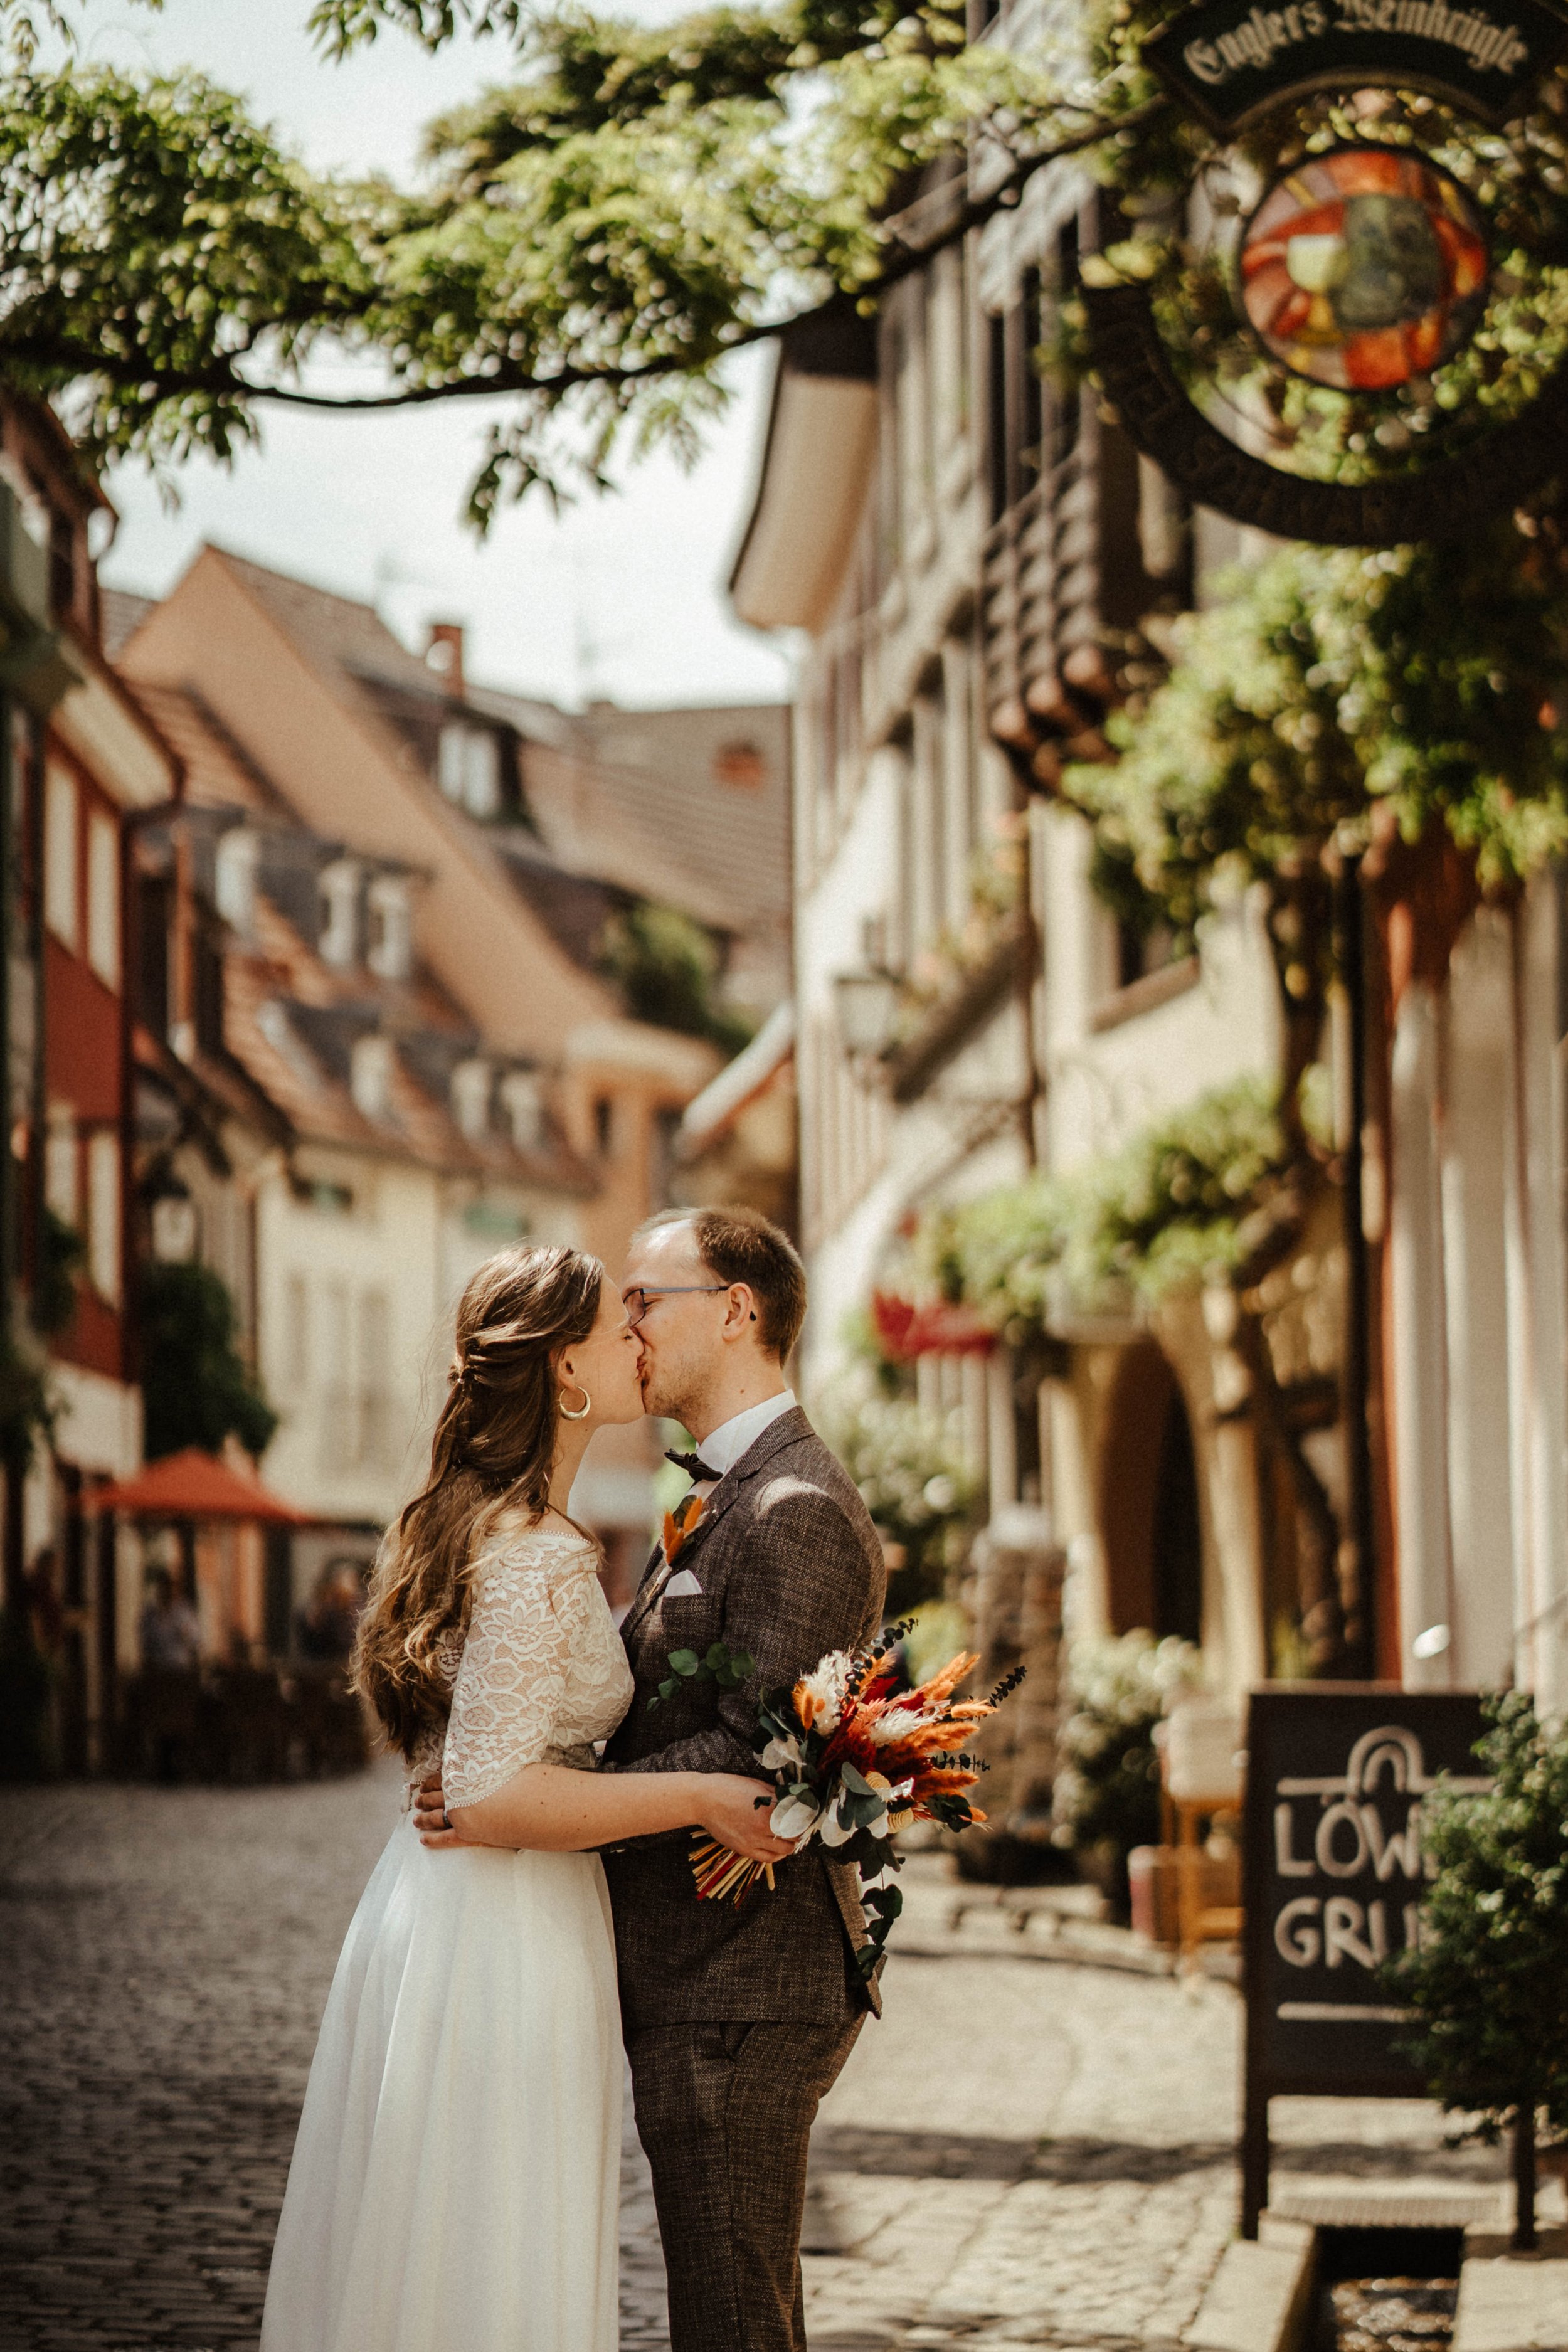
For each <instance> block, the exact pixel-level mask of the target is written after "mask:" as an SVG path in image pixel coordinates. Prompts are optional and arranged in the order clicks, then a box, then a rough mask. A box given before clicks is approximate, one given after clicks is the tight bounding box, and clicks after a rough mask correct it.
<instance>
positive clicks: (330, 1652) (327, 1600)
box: [294, 1559, 365, 1664]
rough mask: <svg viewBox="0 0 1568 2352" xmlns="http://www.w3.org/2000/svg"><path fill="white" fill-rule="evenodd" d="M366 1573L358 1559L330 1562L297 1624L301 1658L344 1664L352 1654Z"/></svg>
mask: <svg viewBox="0 0 1568 2352" xmlns="http://www.w3.org/2000/svg"><path fill="white" fill-rule="evenodd" d="M364 1596H365V1586H364V1572H363V1569H362V1568H361V1566H360V1563H359V1561H358V1560H357V1559H330V1560H329V1561H328V1562H327V1565H326V1566H325V1568H324V1569H323V1570H321V1574H320V1576H319V1577H318V1578H317V1579H316V1585H315V1590H314V1591H313V1592H312V1593H311V1595H310V1600H309V1601H308V1602H307V1603H306V1605H305V1607H304V1608H303V1609H301V1610H300V1613H299V1616H298V1618H297V1619H296V1621H295V1628H294V1632H295V1639H296V1641H297V1642H298V1643H299V1649H300V1656H301V1657H302V1658H314V1659H317V1660H319V1661H321V1662H324V1663H329V1664H344V1663H346V1661H347V1660H348V1659H349V1658H350V1657H351V1656H352V1655H353V1645H354V1635H355V1634H356V1633H358V1631H359V1621H360V1614H361V1612H362V1611H363V1608H364Z"/></svg>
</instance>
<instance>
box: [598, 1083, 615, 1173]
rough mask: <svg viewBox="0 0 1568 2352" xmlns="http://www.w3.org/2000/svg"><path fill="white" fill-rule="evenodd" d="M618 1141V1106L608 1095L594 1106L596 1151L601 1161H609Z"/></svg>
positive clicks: (603, 1096) (602, 1096)
mask: <svg viewBox="0 0 1568 2352" xmlns="http://www.w3.org/2000/svg"><path fill="white" fill-rule="evenodd" d="M615 1139H616V1106H615V1104H614V1103H613V1102H612V1101H611V1100H610V1097H609V1096H608V1095H601V1096H600V1097H599V1099H598V1101H597V1102H596V1103H595V1105H594V1149H595V1151H596V1152H597V1153H598V1155H599V1157H600V1159H601V1160H607V1159H608V1158H609V1156H610V1150H611V1147H612V1146H613V1144H614V1143H615Z"/></svg>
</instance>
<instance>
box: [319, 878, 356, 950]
mask: <svg viewBox="0 0 1568 2352" xmlns="http://www.w3.org/2000/svg"><path fill="white" fill-rule="evenodd" d="M358 918H359V867H358V866H357V865H356V864H355V863H354V860H353V858H352V857H339V858H337V859H335V860H334V861H333V863H332V864H331V866H324V867H323V868H322V871H321V938H320V939H319V940H318V941H317V945H318V947H319V948H320V950H321V961H322V962H323V963H330V964H332V965H333V966H335V968H336V969H337V970H338V971H347V970H348V968H349V966H350V965H351V964H353V961H354V959H355V956H356V954H357V952H358V949H359V919H358Z"/></svg>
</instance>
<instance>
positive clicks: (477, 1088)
mask: <svg viewBox="0 0 1568 2352" xmlns="http://www.w3.org/2000/svg"><path fill="white" fill-rule="evenodd" d="M452 1116H453V1118H455V1119H456V1120H457V1122H458V1126H459V1128H461V1129H462V1131H463V1133H464V1134H465V1135H466V1136H467V1137H468V1139H469V1141H470V1142H474V1143H477V1142H478V1141H479V1138H480V1137H481V1136H482V1135H483V1134H484V1133H485V1132H486V1130H487V1129H489V1123H490V1066H489V1063H488V1062H459V1063H458V1066H457V1068H456V1069H455V1070H454V1071H453V1073H452Z"/></svg>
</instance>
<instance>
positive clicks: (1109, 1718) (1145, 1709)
mask: <svg viewBox="0 0 1568 2352" xmlns="http://www.w3.org/2000/svg"><path fill="white" fill-rule="evenodd" d="M1202 1666H1203V1659H1202V1655H1201V1654H1200V1653H1199V1651H1198V1650H1197V1649H1195V1648H1194V1645H1193V1643H1191V1642H1182V1641H1178V1640H1177V1639H1176V1637H1175V1635H1174V1634H1170V1635H1167V1637H1166V1638H1165V1640H1163V1641H1162V1642H1157V1641H1156V1640H1155V1638H1154V1636H1153V1634H1152V1633H1143V1632H1142V1631H1139V1632H1135V1633H1121V1634H1114V1635H1110V1636H1108V1637H1106V1638H1104V1639H1100V1640H1092V1641H1082V1642H1075V1643H1073V1646H1072V1651H1071V1654H1070V1655H1069V1658H1068V1694H1069V1699H1070V1711H1069V1712H1068V1717H1067V1719H1066V1721H1065V1722H1064V1724H1063V1725H1062V1729H1061V1759H1062V1760H1061V1769H1060V1770H1059V1771H1058V1774H1057V1780H1056V1787H1055V1791H1054V1796H1053V1806H1052V1809H1053V1811H1054V1812H1055V1814H1056V1829H1055V1831H1054V1832H1053V1834H1054V1836H1055V1839H1056V1842H1057V1843H1058V1845H1063V1846H1068V1847H1070V1849H1071V1850H1072V1852H1073V1853H1074V1854H1075V1855H1076V1856H1077V1858H1078V1863H1079V1868H1080V1870H1082V1872H1083V1874H1084V1875H1085V1877H1086V1878H1089V1879H1090V1880H1091V1881H1092V1882H1093V1883H1094V1885H1097V1886H1098V1887H1099V1888H1100V1893H1101V1894H1102V1895H1104V1896H1105V1897H1106V1899H1107V1901H1108V1902H1109V1903H1110V1907H1111V1909H1112V1910H1113V1911H1115V1912H1117V1913H1118V1914H1119V1915H1121V1916H1123V1917H1125V1916H1127V1912H1128V1907H1129V1903H1128V1885H1127V1857H1128V1855H1129V1854H1130V1853H1131V1851H1132V1849H1133V1847H1134V1846H1139V1845H1153V1844H1155V1843H1157V1842H1158V1839H1159V1835H1160V1759H1159V1752H1158V1750H1157V1748H1156V1747H1155V1744H1154V1729H1155V1726H1156V1725H1157V1724H1158V1723H1159V1722H1160V1720H1161V1718H1162V1717H1163V1716H1164V1715H1165V1714H1166V1712H1167V1711H1168V1709H1169V1707H1170V1706H1171V1704H1172V1702H1173V1700H1174V1699H1175V1698H1177V1697H1179V1696H1181V1694H1182V1693H1183V1692H1184V1691H1187V1690H1192V1689H1194V1688H1195V1687H1196V1686H1197V1685H1198V1683H1199V1682H1200V1681H1201V1679H1202Z"/></svg>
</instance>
